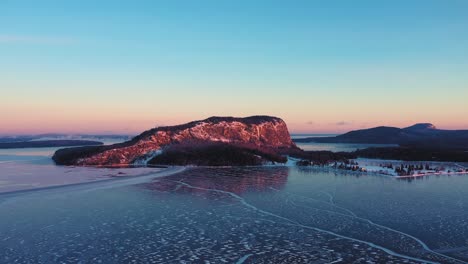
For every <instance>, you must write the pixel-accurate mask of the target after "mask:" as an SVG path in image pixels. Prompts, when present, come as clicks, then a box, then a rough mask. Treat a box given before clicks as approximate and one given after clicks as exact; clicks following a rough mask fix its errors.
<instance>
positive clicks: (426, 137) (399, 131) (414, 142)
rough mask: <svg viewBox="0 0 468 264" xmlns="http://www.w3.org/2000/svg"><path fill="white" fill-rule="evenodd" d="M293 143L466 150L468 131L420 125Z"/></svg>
mask: <svg viewBox="0 0 468 264" xmlns="http://www.w3.org/2000/svg"><path fill="white" fill-rule="evenodd" d="M294 141H295V142H320V143H362V144H398V145H401V146H413V147H424V148H440V149H464V150H466V149H468V130H442V129H437V128H436V127H435V126H434V125H433V124H430V123H420V124H415V125H412V126H409V127H406V128H397V127H385V126H380V127H374V128H369V129H361V130H355V131H351V132H348V133H345V134H342V135H339V136H336V137H322V138H313V137H310V138H301V139H295V140H294Z"/></svg>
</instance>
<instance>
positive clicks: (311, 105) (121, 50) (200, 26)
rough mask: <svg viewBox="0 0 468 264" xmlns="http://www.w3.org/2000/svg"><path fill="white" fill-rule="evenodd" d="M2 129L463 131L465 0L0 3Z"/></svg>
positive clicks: (467, 114) (466, 101) (467, 51)
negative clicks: (253, 119) (259, 118)
mask: <svg viewBox="0 0 468 264" xmlns="http://www.w3.org/2000/svg"><path fill="white" fill-rule="evenodd" d="M0 25H1V27H0V89H1V97H0V113H1V118H0V134H14V133H22V134H28V133H44V132H67V133H77V132H84V133H138V132H140V131H142V130H146V129H148V128H151V127H154V126H158V125H172V124H178V123H182V122H188V121H191V120H195V119H203V118H206V117H209V116H213V115H218V116H222V115H229V116H248V115H256V114H266V115H274V116H279V117H281V118H283V119H284V120H285V121H286V122H287V124H288V126H289V129H290V130H291V131H292V132H296V133H297V132H315V133H327V132H331V133H337V132H345V131H348V130H351V129H359V128H364V127H372V126H378V125H392V126H400V127H402V126H407V125H411V124H413V123H416V122H432V123H434V124H435V125H437V126H438V127H442V128H449V129H455V128H460V129H462V128H465V129H466V128H468V1H465V0H440V1H434V0H432V1H431V0H421V1H411V0H405V1H400V0H392V1H375V0H368V1H360V0H353V1H347V0H343V1H333V0H326V1H313V0H308V1H252V0H249V1H244V0H236V1H223V0H216V1H202V0H199V1H189V0H186V1H178V0H169V1H156V0H155V1H130V0H129V1H116V0H113V1H103V0H101V1H95V0H93V1H89V0H80V1H62V0H57V1H49V0H41V1H37V0H31V1H23V0H1V1H0Z"/></svg>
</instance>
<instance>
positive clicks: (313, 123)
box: [306, 121, 315, 125]
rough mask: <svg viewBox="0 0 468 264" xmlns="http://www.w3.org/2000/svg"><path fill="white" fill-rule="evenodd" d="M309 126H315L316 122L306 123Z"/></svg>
mask: <svg viewBox="0 0 468 264" xmlns="http://www.w3.org/2000/svg"><path fill="white" fill-rule="evenodd" d="M306 124H307V125H315V122H314V121H309V122H306Z"/></svg>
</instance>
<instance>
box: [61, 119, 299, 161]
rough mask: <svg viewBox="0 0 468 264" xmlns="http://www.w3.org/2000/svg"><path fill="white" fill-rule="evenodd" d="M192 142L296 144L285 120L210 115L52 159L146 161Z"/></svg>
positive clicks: (271, 146) (284, 146) (262, 145)
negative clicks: (172, 148)
mask: <svg viewBox="0 0 468 264" xmlns="http://www.w3.org/2000/svg"><path fill="white" fill-rule="evenodd" d="M191 142H193V143H199V142H222V143H226V144H232V145H244V146H245V145H247V146H249V147H250V148H257V147H258V148H268V149H288V148H294V147H295V145H294V143H293V142H292V140H291V137H290V135H289V132H288V129H287V126H286V123H285V122H284V121H283V120H281V119H280V118H277V117H269V116H252V117H246V118H233V117H211V118H208V119H205V120H201V121H194V122H190V123H187V124H184V125H179V126H171V127H158V128H154V129H151V130H148V131H145V132H143V133H142V134H140V135H139V136H136V137H135V138H133V139H132V140H130V141H127V142H124V143H120V144H115V145H111V146H102V147H95V148H86V149H85V148H75V149H64V150H59V151H57V152H56V153H55V154H54V157H53V158H54V160H55V161H56V162H57V163H59V164H74V165H116V164H133V163H145V162H146V161H148V160H150V159H151V158H152V157H153V156H154V155H156V154H157V153H159V152H161V151H163V149H164V147H167V146H171V145H175V144H185V145H187V144H191ZM195 145H196V144H195ZM80 151H81V153H80ZM64 156H66V157H65V158H64Z"/></svg>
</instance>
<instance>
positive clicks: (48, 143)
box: [0, 139, 104, 149]
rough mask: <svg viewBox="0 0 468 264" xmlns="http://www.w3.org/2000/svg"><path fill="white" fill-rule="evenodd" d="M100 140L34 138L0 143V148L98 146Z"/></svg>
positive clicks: (100, 143) (101, 143)
mask: <svg viewBox="0 0 468 264" xmlns="http://www.w3.org/2000/svg"><path fill="white" fill-rule="evenodd" d="M100 145H104V143H103V142H101V141H94V140H68V139H58V140H36V141H21V142H6V143H0V149H22V148H50V147H76V146H100Z"/></svg>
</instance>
